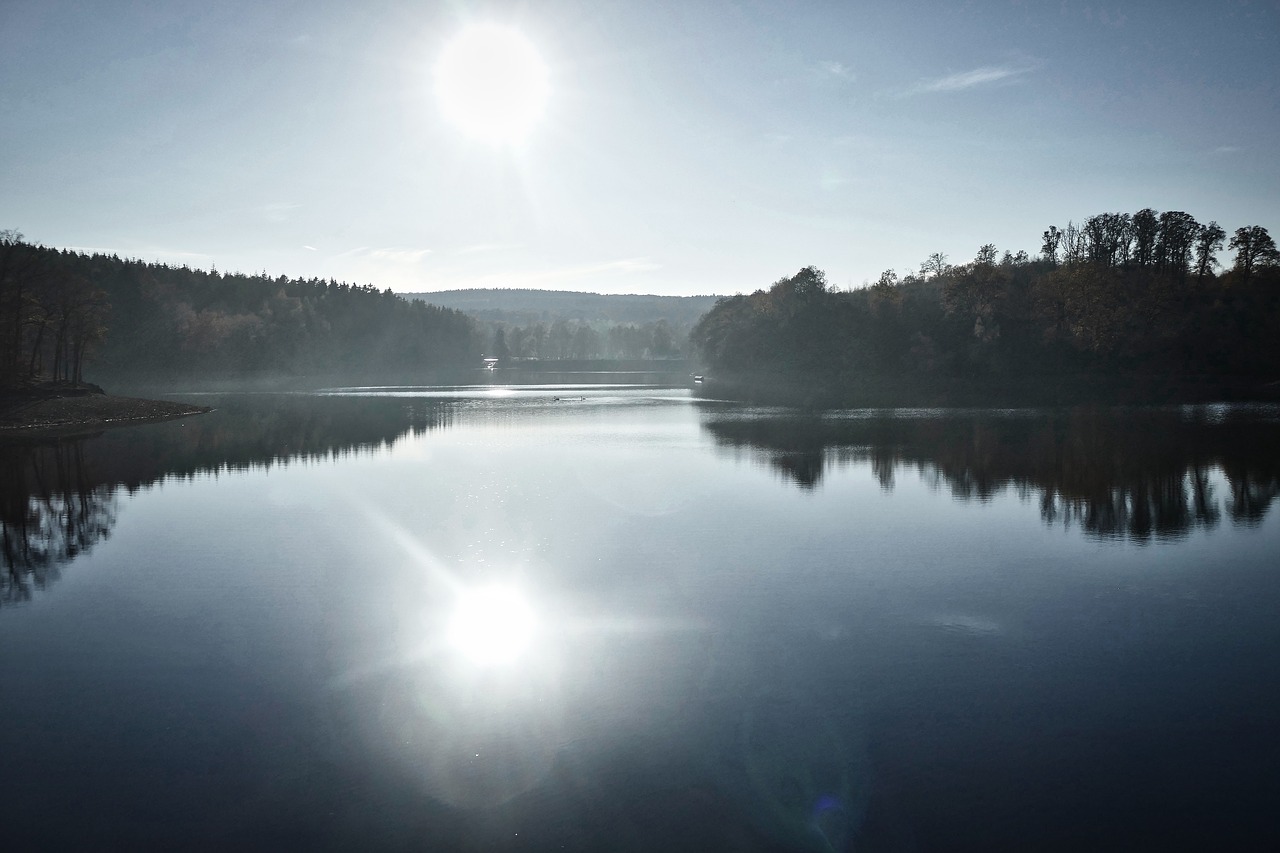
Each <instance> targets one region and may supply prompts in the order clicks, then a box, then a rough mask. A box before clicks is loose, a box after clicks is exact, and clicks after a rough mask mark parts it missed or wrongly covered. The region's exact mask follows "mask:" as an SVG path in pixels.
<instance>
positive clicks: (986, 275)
mask: <svg viewBox="0 0 1280 853" xmlns="http://www.w3.org/2000/svg"><path fill="white" fill-rule="evenodd" d="M1226 238H1227V235H1226V233H1225V232H1224V231H1223V229H1222V228H1220V227H1219V226H1218V225H1217V223H1213V222H1211V223H1209V224H1207V225H1202V224H1200V223H1198V222H1196V220H1195V219H1194V218H1193V217H1191V216H1190V215H1189V214H1186V213H1183V212H1180V211H1170V212H1166V213H1157V212H1156V211H1154V210H1150V209H1146V210H1142V211H1139V212H1138V213H1136V214H1133V215H1129V214H1124V213H1106V214H1099V215H1098V216H1093V217H1090V218H1089V219H1088V220H1086V221H1085V223H1084V224H1083V225H1079V226H1077V225H1075V224H1073V223H1069V224H1068V225H1067V226H1066V227H1065V228H1061V229H1059V228H1057V227H1051V228H1049V229H1048V230H1047V231H1045V233H1044V235H1043V243H1042V247H1041V252H1040V254H1039V255H1038V256H1036V257H1034V258H1033V257H1030V256H1028V255H1027V253H1025V252H1018V253H1016V254H1015V253H1011V252H1007V251H1006V252H1004V253H1003V254H1001V253H1000V252H999V251H998V250H997V249H996V248H995V246H993V245H990V244H988V245H985V246H983V247H981V249H979V251H978V254H977V256H976V257H975V258H974V260H973V261H971V262H969V263H965V264H961V265H958V266H953V265H951V264H949V263H948V262H947V258H946V256H945V255H942V254H934V255H931V256H930V257H929V258H928V259H927V260H926V261H925V262H924V263H922V264H921V265H920V269H919V272H918V273H912V274H909V275H907V276H905V277H903V278H901V279H900V278H899V277H898V275H897V274H896V273H895V272H893V271H891V270H890V271H886V272H885V273H884V274H882V275H881V276H880V279H879V280H878V281H877V282H876V283H875V284H874V285H872V286H870V287H866V288H863V289H861V290H856V291H852V292H839V291H835V290H833V289H831V288H829V287H828V286H827V282H826V279H825V276H824V274H823V273H822V272H821V271H820V270H818V269H815V268H813V267H806V268H804V269H802V270H801V271H800V272H798V273H797V274H796V275H794V276H792V277H790V278H786V279H782V280H781V281H778V282H777V283H775V284H774V285H773V286H772V287H770V288H769V289H768V290H759V291H756V292H755V293H752V294H750V295H739V296H734V297H731V298H727V299H721V300H720V301H719V302H717V303H716V306H715V307H714V308H713V309H712V310H711V311H710V312H709V313H708V314H707V315H706V316H705V317H703V319H702V320H701V321H700V322H699V323H698V325H697V326H696V327H695V329H694V331H693V333H692V335H691V342H692V344H693V345H694V346H695V347H696V349H697V351H698V353H699V355H700V357H701V359H702V360H703V363H704V364H705V366H706V368H707V370H708V372H710V373H716V374H719V375H721V376H724V377H734V378H738V379H742V380H746V381H747V382H760V383H765V384H767V383H769V382H771V381H773V382H775V383H776V384H777V385H778V386H787V385H790V386H793V387H796V386H801V387H809V388H820V389H823V390H825V391H829V392H831V393H833V394H834V395H836V396H838V395H839V394H840V393H841V389H848V388H851V387H862V388H866V387H869V383H871V384H874V383H875V382H876V381H879V382H880V384H881V386H882V387H903V386H904V383H905V384H906V385H910V384H911V383H912V382H914V383H916V384H918V385H920V386H931V387H935V388H936V387H944V386H946V385H947V384H948V383H951V382H955V381H957V380H967V381H975V382H979V383H981V382H986V383H987V384H988V385H999V384H1000V383H1015V382H1020V381H1026V380H1036V379H1038V378H1062V377H1075V378H1086V379H1087V378H1088V377H1099V376H1106V377H1116V376H1129V377H1165V378H1173V379H1176V380H1179V381H1182V380H1185V381H1193V380H1194V381H1205V380H1208V381H1220V380H1225V379H1232V380H1250V381H1259V380H1275V379H1277V378H1280V346H1277V345H1276V341H1280V255H1278V254H1277V251H1276V247H1275V243H1274V241H1273V240H1272V238H1271V237H1270V235H1269V234H1268V233H1267V231H1266V229H1265V228H1261V227H1259V226H1252V227H1247V228H1241V229H1239V230H1237V231H1236V232H1235V234H1234V236H1232V238H1231V239H1230V242H1229V247H1230V248H1231V249H1233V250H1234V251H1235V253H1236V254H1235V262H1234V265H1233V266H1232V267H1231V269H1229V270H1225V271H1220V269H1221V267H1220V264H1219V262H1218V260H1217V255H1218V253H1219V252H1220V251H1221V250H1222V248H1223V244H1224V242H1226Z"/></svg>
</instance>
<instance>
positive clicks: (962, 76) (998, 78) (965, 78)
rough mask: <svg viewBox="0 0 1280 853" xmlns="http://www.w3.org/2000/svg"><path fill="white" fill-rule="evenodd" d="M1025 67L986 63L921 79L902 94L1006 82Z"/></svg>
mask: <svg viewBox="0 0 1280 853" xmlns="http://www.w3.org/2000/svg"><path fill="white" fill-rule="evenodd" d="M1030 71H1031V69H1030V68H1027V67H1013V66H1008V65H987V66H984V67H982V68H975V69H973V70H972V71H961V72H958V73H956V74H948V75H947V76H945V77H935V78H932V79H928V80H921V81H919V82H917V83H916V84H915V85H913V86H911V87H910V88H908V89H907V90H906V91H905V92H903V93H902V94H903V95H925V94H932V93H935V92H964V91H968V90H969V89H977V88H979V87H982V86H991V85H995V84H997V83H1007V82H1010V81H1012V80H1015V79H1017V78H1018V77H1021V76H1022V75H1024V74H1027V73H1028V72H1030Z"/></svg>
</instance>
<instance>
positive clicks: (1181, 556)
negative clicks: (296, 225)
mask: <svg viewBox="0 0 1280 853" xmlns="http://www.w3.org/2000/svg"><path fill="white" fill-rule="evenodd" d="M205 402H211V403H212V404H214V405H216V406H217V407H218V410H217V411H216V412H214V413H213V414H210V415H206V416H202V417H198V418H192V419H187V420H184V421H177V422H171V423H166V424H159V425H153V426H146V427H135V428H130V429H125V430H115V431H111V432H108V433H106V434H103V435H101V436H97V437H90V438H84V439H77V440H66V441H62V442H43V443H41V442H12V441H11V442H9V443H7V444H3V445H0V475H2V480H3V495H2V496H0V500H2V501H3V503H2V505H0V521H2V522H3V542H2V543H0V544H3V549H4V559H5V573H4V575H3V580H2V581H0V583H2V586H0V599H2V603H0V721H2V722H3V725H0V790H2V791H3V797H2V798H0V827H2V831H3V838H4V842H3V843H4V846H5V847H6V849H40V848H43V849H80V850H87V849H120V850H133V849H141V848H152V849H163V848H169V849H202V848H203V849H361V850H457V849H476V850H488V849H510V850H559V849H565V850H658V849H662V850H668V849H674V850H748V851H751V850H759V851H771V850H776V851H786V850H796V851H824V850H826V851H830V850H951V849H984V850H990V849H1033V848H1034V849H1063V850H1074V849H1082V848H1086V847H1087V848H1092V849H1099V848H1104V849H1133V848H1134V847H1136V846H1140V845H1145V846H1152V845H1157V844H1160V845H1163V846H1164V847H1165V848H1166V849H1184V848H1194V849H1200V848H1202V847H1210V846H1211V847H1214V848H1224V847H1233V846H1236V847H1238V846H1246V845H1248V846H1261V845H1263V844H1265V843H1274V842H1276V841H1280V737H1277V734H1276V733H1277V732H1278V731H1280V582H1278V578H1277V572H1278V571H1280V522H1277V520H1276V512H1275V511H1274V509H1273V507H1272V504H1273V503H1274V502H1275V500H1276V497H1277V495H1278V494H1280V410H1277V409H1276V408H1275V407H1266V406H1255V407H1248V406H1242V407H1239V406H1238V407H1194V408H1185V409H1180V408H1169V409H1094V410H1013V411H992V410H897V411H883V410H882V411H866V410H853V411H844V412H834V413H828V414H826V415H821V416H818V415H801V414H796V413H793V412H788V411H785V410H780V409H750V408H743V407H738V406H733V405H730V404H724V403H715V402H707V401H696V400H693V399H691V398H689V396H688V395H687V392H685V391H683V390H679V389H661V388H652V387H637V386H630V385H616V386H576V385H548V386H524V387H513V388H501V387H487V388H478V387H456V388H447V389H430V388H417V389H411V388H381V389H336V390H334V391H332V392H329V393H322V394H306V395H304V394H296V395H241V396H226V397H219V398H214V399H212V400H210V399H205Z"/></svg>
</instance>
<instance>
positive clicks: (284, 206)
mask: <svg viewBox="0 0 1280 853" xmlns="http://www.w3.org/2000/svg"><path fill="white" fill-rule="evenodd" d="M300 207H302V205H300V204H298V203H296V202H291V201H277V202H272V203H271V204H264V205H262V207H260V208H258V212H259V213H260V214H261V215H262V217H263V218H264V219H266V220H267V221H268V222H287V221H288V220H289V219H291V218H292V217H293V212H294V211H295V210H297V209H298V208H300Z"/></svg>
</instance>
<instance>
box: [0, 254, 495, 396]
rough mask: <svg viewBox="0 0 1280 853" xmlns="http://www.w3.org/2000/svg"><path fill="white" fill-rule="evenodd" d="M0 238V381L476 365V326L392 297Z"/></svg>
mask: <svg viewBox="0 0 1280 853" xmlns="http://www.w3.org/2000/svg"><path fill="white" fill-rule="evenodd" d="M2 236H3V239H0V318H3V322H2V323H0V326H2V327H3V328H0V385H10V386H12V385H16V384H21V383H23V382H26V381H29V380H32V379H37V378H54V379H67V380H73V381H79V380H80V379H82V377H83V370H84V365H85V363H86V361H87V360H88V359H89V357H91V356H92V359H93V362H92V364H93V377H94V378H95V379H100V380H104V381H105V380H110V381H154V380H165V379H175V378H183V379H236V378H244V377H255V376H265V375H271V376H279V377H286V378H287V377H307V376H337V375H342V376H359V375H376V376H383V375H412V374H414V373H415V372H418V371H423V370H432V369H439V368H449V367H456V366H462V365H467V366H470V365H474V364H475V363H476V359H477V358H478V357H479V354H480V351H481V349H482V348H483V347H482V342H481V339H480V337H479V335H478V333H477V330H476V327H475V324H474V323H473V322H472V321H471V319H470V318H468V317H466V316H465V315H464V314H462V313H460V312H458V311H453V310H450V309H444V308H439V307H436V306H432V305H427V304H425V303H422V302H407V301H405V300H403V299H401V298H399V297H398V296H396V295H395V294H393V293H392V292H391V291H390V290H384V291H379V290H377V289H376V288H375V287H373V286H372V285H353V284H348V283H345V282H337V281H333V280H328V281H325V280H322V279H314V278H313V279H306V280H303V279H288V278H286V277H285V276H279V277H277V278H272V277H270V276H268V275H267V274H266V273H262V274H260V275H245V274H242V273H232V274H223V273H219V272H217V271H212V270H211V271H205V270H193V269H189V268H187V267H185V266H184V267H180V268H179V267H172V266H168V265H164V264H156V263H146V262H143V261H138V260H128V259H122V258H119V257H117V256H115V255H110V256H108V255H102V254H93V255H89V254H84V253H78V252H71V251H65V250H63V251H59V250H55V249H49V248H45V247H42V246H37V245H32V244H29V243H26V242H24V241H23V240H22V238H21V235H19V234H16V232H4V233H3V235H2Z"/></svg>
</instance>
